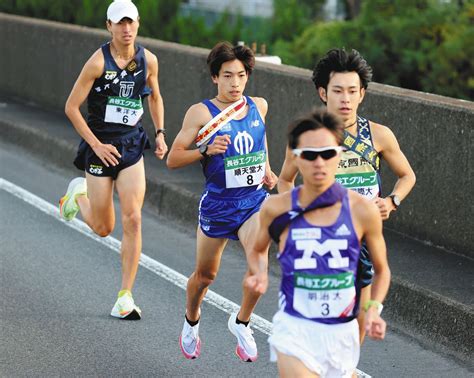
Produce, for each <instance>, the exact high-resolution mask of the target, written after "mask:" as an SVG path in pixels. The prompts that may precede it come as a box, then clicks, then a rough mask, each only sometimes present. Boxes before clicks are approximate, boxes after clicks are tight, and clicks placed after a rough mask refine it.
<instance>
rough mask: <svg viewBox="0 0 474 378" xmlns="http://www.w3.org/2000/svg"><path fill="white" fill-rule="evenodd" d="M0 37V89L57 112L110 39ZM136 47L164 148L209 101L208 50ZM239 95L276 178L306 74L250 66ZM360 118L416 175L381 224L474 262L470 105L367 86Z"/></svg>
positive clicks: (57, 27)
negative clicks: (261, 107)
mask: <svg viewBox="0 0 474 378" xmlns="http://www.w3.org/2000/svg"><path fill="white" fill-rule="evenodd" d="M0 33H1V34H2V35H4V36H8V38H4V42H3V43H2V49H1V50H2V57H1V59H0V72H1V73H2V74H1V75H0V91H1V92H2V93H6V94H8V95H11V96H14V97H17V98H20V99H22V100H25V101H29V102H33V103H36V104H38V105H40V106H43V107H46V108H50V109H52V110H57V111H62V108H63V106H64V103H65V101H66V98H67V96H68V94H69V92H70V90H71V88H72V86H73V84H74V81H75V79H76V77H77V75H78V74H79V72H80V70H81V68H82V66H83V64H84V62H85V61H86V60H87V59H88V57H89V56H90V55H91V53H92V52H93V51H94V50H95V49H96V48H97V47H98V46H99V45H100V44H102V43H103V42H105V41H107V40H108V37H109V36H108V33H107V32H106V31H101V30H96V29H90V28H86V27H78V26H71V25H64V24H60V23H54V22H47V21H42V20H35V19H29V18H24V17H18V16H11V15H6V14H2V13H0ZM139 42H140V43H142V44H143V45H145V46H146V47H147V48H148V49H150V50H151V51H152V52H153V53H155V54H156V55H157V56H158V58H159V61H160V86H161V91H162V94H163V98H164V102H165V108H166V114H165V116H166V127H167V129H168V131H169V140H170V142H171V141H172V138H174V136H175V135H176V133H177V131H178V130H179V128H180V126H181V122H182V119H183V116H184V113H185V111H186V109H187V108H188V107H189V106H190V105H191V104H193V103H195V102H198V101H200V100H201V99H203V98H205V97H213V96H214V95H215V89H214V87H213V84H212V83H211V80H210V78H209V76H208V73H207V67H206V65H205V59H206V56H207V53H208V51H207V50H205V49H200V48H193V47H189V46H183V45H178V44H173V43H167V42H162V41H157V40H152V39H147V38H141V39H140V40H139ZM246 92H247V94H249V95H252V96H262V97H265V98H266V99H267V101H268V103H269V115H268V118H267V126H268V140H269V147H270V159H271V162H272V166H273V168H274V170H275V171H276V172H279V170H280V167H281V164H282V161H283V158H284V150H285V132H286V127H287V124H288V122H289V121H290V120H291V119H292V118H294V116H295V115H297V114H300V113H302V112H303V111H305V110H308V109H310V108H311V107H312V106H314V105H315V104H317V105H319V104H320V103H319V100H318V98H317V97H316V93H315V90H314V89H313V85H312V83H311V81H310V71H308V70H304V69H299V68H295V67H288V66H273V65H268V64H265V63H258V64H257V69H256V71H255V73H254V74H253V75H252V78H251V80H250V82H249V84H248V87H247V91H246ZM0 114H1V109H0ZM360 114H362V115H365V116H366V117H368V118H369V119H371V120H373V121H376V122H380V123H382V124H385V125H388V126H390V127H391V129H392V130H393V131H394V133H395V135H396V136H397V137H398V140H399V143H400V145H401V147H402V150H403V151H404V152H405V154H406V155H407V157H408V159H409V160H410V162H411V163H412V166H413V168H414V170H415V172H416V174H417V178H418V181H417V185H416V187H415V189H414V191H413V192H412V194H411V195H410V196H409V197H408V198H407V200H406V201H404V202H403V204H402V206H401V207H400V209H399V211H397V213H396V214H394V216H393V217H392V219H391V220H390V221H389V222H387V226H388V227H390V228H392V229H395V230H397V231H399V232H401V233H404V234H408V235H410V236H413V237H415V238H418V239H421V240H424V241H427V242H428V243H432V244H434V245H439V246H443V247H445V248H447V249H450V250H453V251H456V252H458V253H462V254H465V255H470V256H473V257H474V232H473V229H474V220H473V216H474V207H473V201H472V198H471V197H472V194H473V193H474V191H473V189H472V187H471V185H472V184H473V179H474V175H473V165H472V159H473V157H474V156H473V153H472V150H473V147H472V146H473V144H474V138H473V136H474V103H472V102H467V101H461V100H455V99H451V98H446V97H441V96H435V95H429V94H424V93H420V92H414V91H410V90H405V89H400V88H394V87H390V86H385V85H380V84H376V83H373V84H371V85H370V87H369V93H368V95H367V97H366V100H365V102H364V104H363V107H362V109H361V111H360ZM146 120H148V121H149V119H148V118H146ZM148 123H149V122H148ZM383 180H384V184H385V185H384V186H385V192H386V193H388V192H389V191H390V190H391V185H392V184H393V182H394V181H393V177H391V175H390V174H389V172H387V169H384V171H383Z"/></svg>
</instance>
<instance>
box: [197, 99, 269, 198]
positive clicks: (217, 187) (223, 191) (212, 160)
mask: <svg viewBox="0 0 474 378" xmlns="http://www.w3.org/2000/svg"><path fill="white" fill-rule="evenodd" d="M246 99H247V104H248V113H247V115H246V116H245V117H244V118H242V119H239V120H235V119H234V120H232V121H230V122H228V123H227V124H226V125H224V126H223V127H222V128H221V129H220V130H219V131H218V132H217V133H216V134H215V135H214V136H213V137H212V138H211V139H210V140H209V142H208V144H212V143H213V141H214V139H215V137H216V136H218V135H229V136H230V141H231V143H230V144H229V145H228V146H227V151H226V152H225V153H224V154H219V155H214V156H209V157H208V158H206V159H204V160H201V164H202V167H203V172H204V176H205V177H206V189H205V191H207V192H209V193H212V194H218V195H219V197H234V198H240V197H244V196H247V195H249V194H252V193H255V191H256V189H258V187H259V185H260V184H261V183H262V180H263V178H264V176H265V163H266V160H267V153H266V148H265V124H264V122H263V119H262V117H261V116H260V114H259V112H258V109H257V106H256V105H255V103H254V102H253V101H252V99H251V98H250V97H248V96H247V97H246ZM203 104H205V105H206V106H207V108H208V109H209V112H210V113H211V115H212V117H215V116H216V115H217V114H219V113H220V112H221V110H220V109H219V108H218V107H217V106H216V105H214V104H213V103H212V102H211V101H210V100H204V101H203ZM262 190H263V189H262Z"/></svg>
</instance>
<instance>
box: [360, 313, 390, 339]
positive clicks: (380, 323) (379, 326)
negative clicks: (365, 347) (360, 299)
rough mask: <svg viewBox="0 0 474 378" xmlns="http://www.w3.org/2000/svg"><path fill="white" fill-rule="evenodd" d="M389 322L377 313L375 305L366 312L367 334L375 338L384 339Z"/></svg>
mask: <svg viewBox="0 0 474 378" xmlns="http://www.w3.org/2000/svg"><path fill="white" fill-rule="evenodd" d="M386 328H387V323H385V320H383V319H382V318H381V317H380V315H379V314H378V313H377V309H376V308H375V307H370V308H369V309H368V310H367V313H366V314H365V331H366V332H367V336H369V337H370V338H371V339H373V340H383V339H384V338H385V330H386Z"/></svg>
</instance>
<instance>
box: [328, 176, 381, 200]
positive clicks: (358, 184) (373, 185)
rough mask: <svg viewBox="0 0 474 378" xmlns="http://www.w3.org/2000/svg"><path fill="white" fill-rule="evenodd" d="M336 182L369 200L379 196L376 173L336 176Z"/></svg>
mask: <svg viewBox="0 0 474 378" xmlns="http://www.w3.org/2000/svg"><path fill="white" fill-rule="evenodd" d="M336 181H337V182H338V183H339V184H341V185H342V186H344V187H345V188H347V189H350V190H353V191H355V192H357V193H359V194H361V195H363V196H364V197H366V198H367V199H369V200H371V199H373V198H376V197H378V195H379V183H378V180H377V172H366V173H346V174H337V175H336Z"/></svg>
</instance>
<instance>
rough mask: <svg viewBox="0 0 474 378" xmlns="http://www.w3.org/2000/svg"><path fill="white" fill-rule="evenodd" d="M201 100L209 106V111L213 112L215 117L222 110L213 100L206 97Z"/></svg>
mask: <svg viewBox="0 0 474 378" xmlns="http://www.w3.org/2000/svg"><path fill="white" fill-rule="evenodd" d="M201 102H202V103H203V104H204V105H206V106H207V108H208V109H209V112H210V113H211V115H212V116H213V117H215V116H216V115H217V114H219V113H220V112H221V110H220V109H219V108H218V107H217V106H216V105H214V104H213V103H212V101H211V100H209V99H205V100H203V101H201Z"/></svg>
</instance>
